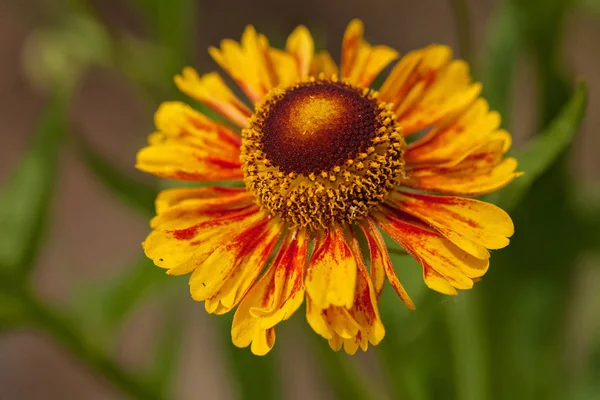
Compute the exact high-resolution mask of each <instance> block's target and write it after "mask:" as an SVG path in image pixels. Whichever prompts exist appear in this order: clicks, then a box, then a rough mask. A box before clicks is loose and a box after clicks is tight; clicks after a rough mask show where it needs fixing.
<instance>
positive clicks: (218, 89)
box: [175, 67, 252, 128]
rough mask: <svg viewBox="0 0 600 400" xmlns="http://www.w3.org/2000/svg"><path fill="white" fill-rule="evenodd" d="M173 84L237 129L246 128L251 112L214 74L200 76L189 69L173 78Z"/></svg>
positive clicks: (217, 75)
mask: <svg viewBox="0 0 600 400" xmlns="http://www.w3.org/2000/svg"><path fill="white" fill-rule="evenodd" d="M175 84H176V85H177V87H178V88H179V90H181V91H182V92H183V93H185V94H187V95H188V96H190V97H192V98H194V99H196V100H197V101H199V102H200V103H202V104H204V105H206V106H208V107H210V108H211V109H213V110H214V111H216V112H217V113H218V114H220V115H222V116H223V117H225V118H227V119H228V120H230V121H231V122H233V123H234V124H235V125H237V126H239V127H242V128H244V127H246V126H248V118H249V117H250V116H251V115H252V112H251V111H250V110H249V109H248V107H246V106H245V105H244V103H242V102H241V101H240V100H239V99H238V98H237V97H236V96H235V95H234V94H233V92H232V91H231V90H229V88H228V87H227V85H226V84H225V82H224V81H223V79H222V78H221V77H220V76H219V74H217V73H216V72H211V73H209V74H205V75H202V77H200V76H199V75H198V73H197V72H196V71H195V70H194V69H193V68H190V67H186V68H184V69H183V72H182V74H181V75H177V76H175Z"/></svg>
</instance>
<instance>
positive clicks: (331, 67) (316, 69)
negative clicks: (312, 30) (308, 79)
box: [310, 50, 339, 78]
mask: <svg viewBox="0 0 600 400" xmlns="http://www.w3.org/2000/svg"><path fill="white" fill-rule="evenodd" d="M310 74H311V75H312V76H319V75H320V74H323V75H325V78H331V77H332V76H334V75H338V74H339V70H338V67H337V65H336V63H335V61H333V59H332V58H331V55H330V54H329V52H327V51H326V50H322V51H320V52H319V53H317V54H315V55H314V57H313V61H312V64H311V67H310Z"/></svg>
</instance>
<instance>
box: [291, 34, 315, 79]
mask: <svg viewBox="0 0 600 400" xmlns="http://www.w3.org/2000/svg"><path fill="white" fill-rule="evenodd" d="M285 50H286V51H287V52H288V53H289V54H291V55H292V56H293V57H294V59H295V60H296V65H297V67H298V75H299V77H300V78H306V77H307V76H308V73H309V71H310V66H311V64H312V58H313V54H314V51H315V44H314V42H313V38H312V36H311V34H310V31H309V30H308V29H307V28H306V27H305V26H304V25H300V26H298V27H297V28H296V29H294V31H293V32H292V33H291V34H290V36H289V37H288V39H287V42H286V44H285Z"/></svg>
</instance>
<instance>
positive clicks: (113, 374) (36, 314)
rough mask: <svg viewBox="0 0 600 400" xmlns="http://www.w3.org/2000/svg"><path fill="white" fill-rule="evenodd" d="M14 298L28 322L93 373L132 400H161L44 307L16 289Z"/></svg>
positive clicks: (64, 320) (65, 319)
mask: <svg viewBox="0 0 600 400" xmlns="http://www.w3.org/2000/svg"><path fill="white" fill-rule="evenodd" d="M14 294H15V295H16V296H18V297H19V299H20V300H21V301H22V302H23V305H24V306H25V309H26V310H27V313H28V314H29V315H28V316H29V318H30V319H31V320H32V321H33V322H34V323H36V324H38V325H39V326H40V327H41V328H42V329H44V330H45V331H46V332H47V333H48V334H49V335H50V336H51V337H52V338H53V339H55V340H56V341H57V342H58V343H60V344H61V345H63V346H64V347H65V348H67V349H68V350H69V351H71V353H72V354H73V355H75V356H76V357H77V358H79V359H80V360H82V361H83V362H85V363H86V364H87V365H89V367H90V368H91V369H92V370H93V371H94V372H96V373H98V374H100V375H102V376H103V377H104V378H106V379H107V380H109V381H110V382H111V383H113V384H114V385H115V386H116V387H118V388H119V389H121V390H122V391H123V392H125V393H127V394H128V395H130V396H131V397H132V398H134V399H148V400H163V399H164V398H163V397H162V396H161V394H160V393H154V391H152V390H150V389H149V388H148V387H147V385H145V383H144V382H142V381H141V380H140V379H139V378H138V377H135V376H133V375H132V374H130V373H129V372H127V371H125V370H124V369H123V368H121V367H120V366H119V365H117V364H116V363H115V362H114V361H113V360H111V359H110V358H108V357H107V356H106V355H105V354H102V353H101V352H99V351H98V350H96V349H94V348H93V347H92V346H89V345H88V344H87V343H86V340H85V339H84V338H83V335H82V334H81V333H80V332H78V331H76V330H74V329H73V328H72V327H71V326H70V324H69V323H68V320H67V318H65V317H64V316H63V315H61V314H59V313H58V312H57V311H56V310H54V309H52V308H50V307H48V306H46V305H45V304H44V303H43V302H42V301H41V300H40V299H39V298H37V297H36V296H35V295H33V294H32V293H31V292H30V291H29V290H26V289H17V290H16V293H14Z"/></svg>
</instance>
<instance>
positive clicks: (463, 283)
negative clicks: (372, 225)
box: [375, 209, 489, 293]
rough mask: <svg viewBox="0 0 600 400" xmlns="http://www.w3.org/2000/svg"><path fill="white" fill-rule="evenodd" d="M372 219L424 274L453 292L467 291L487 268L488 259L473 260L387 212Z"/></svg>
mask: <svg viewBox="0 0 600 400" xmlns="http://www.w3.org/2000/svg"><path fill="white" fill-rule="evenodd" d="M375 218H376V221H377V223H378V224H379V226H380V227H381V229H383V230H384V231H385V232H386V233H387V234H388V235H389V236H390V237H391V238H392V239H394V241H396V242H397V243H398V244H400V245H401V246H402V247H403V248H404V249H405V250H406V251H407V252H409V253H410V254H411V255H412V256H413V257H414V258H415V259H416V260H417V261H418V262H419V263H420V264H421V266H422V267H423V271H424V274H425V275H427V274H428V273H429V272H430V271H431V270H432V271H434V272H435V273H437V274H438V275H440V276H441V277H443V278H444V279H445V280H446V281H447V282H448V283H449V284H450V285H452V286H453V287H455V288H457V289H469V288H471V287H472V286H473V278H479V277H481V276H483V275H484V274H485V273H486V271H487V269H488V267H489V259H479V258H476V257H473V256H472V255H470V254H468V253H467V252H465V251H463V250H461V249H460V248H459V247H458V246H456V245H455V244H453V243H452V242H451V241H449V240H448V239H446V238H444V237H442V236H441V235H440V234H439V233H437V232H434V231H432V230H430V229H427V228H425V227H423V226H419V225H417V224H415V223H413V222H409V219H402V216H401V215H400V214H398V213H397V212H393V210H391V209H390V210H388V211H387V212H384V213H382V214H375ZM409 218H410V217H409ZM425 283H426V284H427V285H429V286H430V287H431V288H433V289H434V290H438V291H441V292H442V293H447V292H448V291H447V290H446V291H442V290H441V289H442V287H441V286H440V285H434V286H432V285H430V283H431V282H430V281H428V280H425Z"/></svg>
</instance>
